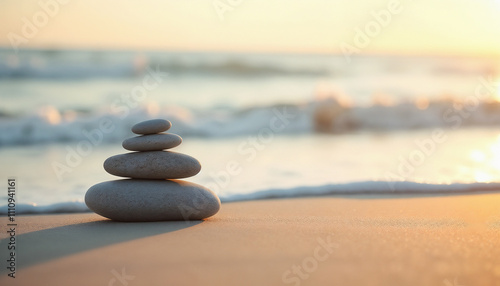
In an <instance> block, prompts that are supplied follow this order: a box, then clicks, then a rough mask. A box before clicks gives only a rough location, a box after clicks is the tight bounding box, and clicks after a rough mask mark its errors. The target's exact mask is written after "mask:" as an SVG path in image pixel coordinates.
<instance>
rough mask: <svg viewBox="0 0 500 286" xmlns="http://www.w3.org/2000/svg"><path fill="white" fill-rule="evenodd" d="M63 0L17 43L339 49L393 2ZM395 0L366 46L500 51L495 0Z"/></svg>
mask: <svg viewBox="0 0 500 286" xmlns="http://www.w3.org/2000/svg"><path fill="white" fill-rule="evenodd" d="M65 2H67V4H64V5H62V4H61V5H60V7H58V9H57V11H56V12H54V13H52V14H53V15H52V16H50V17H48V20H47V23H46V24H45V26H43V27H39V28H37V27H35V29H36V30H37V31H36V33H34V35H29V37H28V36H26V37H25V38H26V41H25V42H23V43H22V44H21V46H22V47H25V48H29V47H50V48H54V47H59V48H74V47H78V48H111V49H112V48H123V49H171V50H185V51H186V50H223V51H267V52H273V51H275V52H280V51H281V52H309V53H311V52H313V53H314V52H319V53H340V52H341V48H340V47H341V44H342V43H345V44H349V45H355V43H354V40H355V38H356V37H357V36H358V37H359V36H360V35H357V33H358V32H357V31H358V30H361V31H364V29H365V28H366V26H367V24H368V23H370V22H373V21H376V19H375V16H373V15H374V14H376V13H378V12H380V11H382V10H383V9H387V5H388V3H389V1H387V0H361V1H340V0H337V1H324V0H311V1H283V0H281V1H277V0H275V1H263V0H256V1H229V2H231V3H236V2H238V3H239V4H238V5H235V6H234V7H230V9H229V10H227V11H225V12H224V13H223V14H220V12H217V10H216V9H215V8H214V6H213V2H215V1H159V0H146V1H131V0H124V1H120V3H119V4H118V3H116V2H114V1H95V0H94V1H92V0H89V1H81V0H80V1H79V0H74V1H65ZM396 2H398V3H399V5H400V7H401V9H400V11H399V10H398V13H396V14H393V15H392V16H391V19H390V21H389V23H387V24H384V25H383V29H382V30H381V31H380V33H377V35H374V36H370V37H369V44H368V45H367V46H366V47H363V48H362V50H363V51H362V52H363V54H370V53H393V54H394V53H396V54H445V55H450V54H466V55H481V56H484V55H499V53H500V52H499V51H500V30H499V29H498V27H499V26H500V17H498V12H499V11H498V9H497V8H498V7H499V1H491V0H478V1H453V0H442V1H438V2H436V1H431V0H422V1H409V0H400V1H396ZM38 3H39V1H37V0H27V1H22V2H19V1H4V3H3V4H2V9H0V17H1V19H2V25H1V26H0V34H1V35H3V36H2V37H1V38H0V45H3V46H10V45H11V42H10V40H9V38H8V36H7V35H8V34H9V33H15V34H17V35H21V36H23V32H22V31H23V25H25V22H24V20H23V19H27V20H29V21H31V22H33V20H32V19H33V16H34V15H35V14H36V13H37V12H39V11H41V10H42V8H41V7H40V6H39V5H40V4H38ZM493 8H494V9H493ZM372 24H373V23H372ZM375 24H376V23H375ZM25 30H26V29H25ZM28 30H29V29H28Z"/></svg>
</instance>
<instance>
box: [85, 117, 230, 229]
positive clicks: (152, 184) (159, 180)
mask: <svg viewBox="0 0 500 286" xmlns="http://www.w3.org/2000/svg"><path fill="white" fill-rule="evenodd" d="M171 126H172V124H171V123H170V122H169V121H167V120H163V119H153V120H148V121H144V122H140V123H138V124H136V125H134V126H133V127H132V132H134V133H135V134H139V135H140V136H136V137H133V138H129V139H126V140H125V141H123V144H122V146H123V148H125V149H127V150H129V151H133V152H131V153H126V154H120V155H115V156H112V157H110V158H108V159H107V160H106V161H105V162H104V169H105V170H106V172H108V173H110V174H111V175H115V176H120V177H127V178H129V179H123V180H114V181H107V182H103V183H99V184H97V185H94V186H92V187H91V188H90V189H89V190H88V191H87V193H86V195H85V203H86V204H87V206H88V207H89V208H90V209H91V210H92V211H94V212H95V213H97V214H99V215H102V216H104V217H107V218H109V219H112V220H116V221H170V220H200V219H204V218H207V217H210V216H213V215H215V214H216V213H217V212H218V211H219V209H220V200H219V198H218V197H217V195H216V194H215V193H213V192H212V191H211V190H209V189H207V188H205V187H203V186H200V185H198V184H194V183H191V182H187V181H183V180H178V179H182V178H188V177H192V176H194V175H196V174H198V172H200V170H201V165H200V162H198V160H196V159H195V158H193V157H191V156H188V155H185V154H181V153H176V152H172V151H165V150H167V149H171V148H174V147H177V146H179V145H180V144H181V143H182V138H181V137H180V136H178V135H176V134H173V133H163V132H165V131H167V130H168V129H170V127H171Z"/></svg>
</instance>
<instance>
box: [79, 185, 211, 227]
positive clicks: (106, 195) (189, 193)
mask: <svg viewBox="0 0 500 286" xmlns="http://www.w3.org/2000/svg"><path fill="white" fill-rule="evenodd" d="M85 203H86V204H87V206H88V207H89V208H90V209H91V210H93V211H94V212H95V213H97V214H99V215H102V216H104V217H107V218H110V219H112V220H117V221H166V220H200V219H204V218H207V217H210V216H213V215H214V214H216V213H217V212H218V211H219V209H220V200H219V198H218V197H217V195H215V194H214V193H213V192H212V191H211V190H209V189H207V188H205V187H203V186H200V185H198V184H195V183H191V182H186V181H182V180H137V179H125V180H116V181H108V182H103V183H99V184H97V185H94V186H92V187H91V188H90V189H89V190H88V191H87V194H85Z"/></svg>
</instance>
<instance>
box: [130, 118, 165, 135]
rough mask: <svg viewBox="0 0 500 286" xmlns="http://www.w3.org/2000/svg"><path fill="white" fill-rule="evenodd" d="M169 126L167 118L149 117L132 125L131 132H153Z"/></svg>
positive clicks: (161, 130)
mask: <svg viewBox="0 0 500 286" xmlns="http://www.w3.org/2000/svg"><path fill="white" fill-rule="evenodd" d="M170 127H172V123H170V121H168V120H165V119H151V120H146V121H143V122H139V123H137V124H136V125H134V126H132V132H134V133H135V134H155V133H160V132H164V131H167V130H168V129H170Z"/></svg>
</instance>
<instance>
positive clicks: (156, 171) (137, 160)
mask: <svg viewBox="0 0 500 286" xmlns="http://www.w3.org/2000/svg"><path fill="white" fill-rule="evenodd" d="M104 170H106V172H108V173H110V174H111V175H115V176H120V177H129V178H135V179H181V178H188V177H192V176H194V175H196V174H198V173H199V172H200V170H201V164H200V162H198V160H196V159H195V158H193V157H191V156H188V155H185V154H181V153H176V152H171V151H146V152H132V153H126V154H120V155H115V156H112V157H109V158H108V159H106V161H104Z"/></svg>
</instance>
